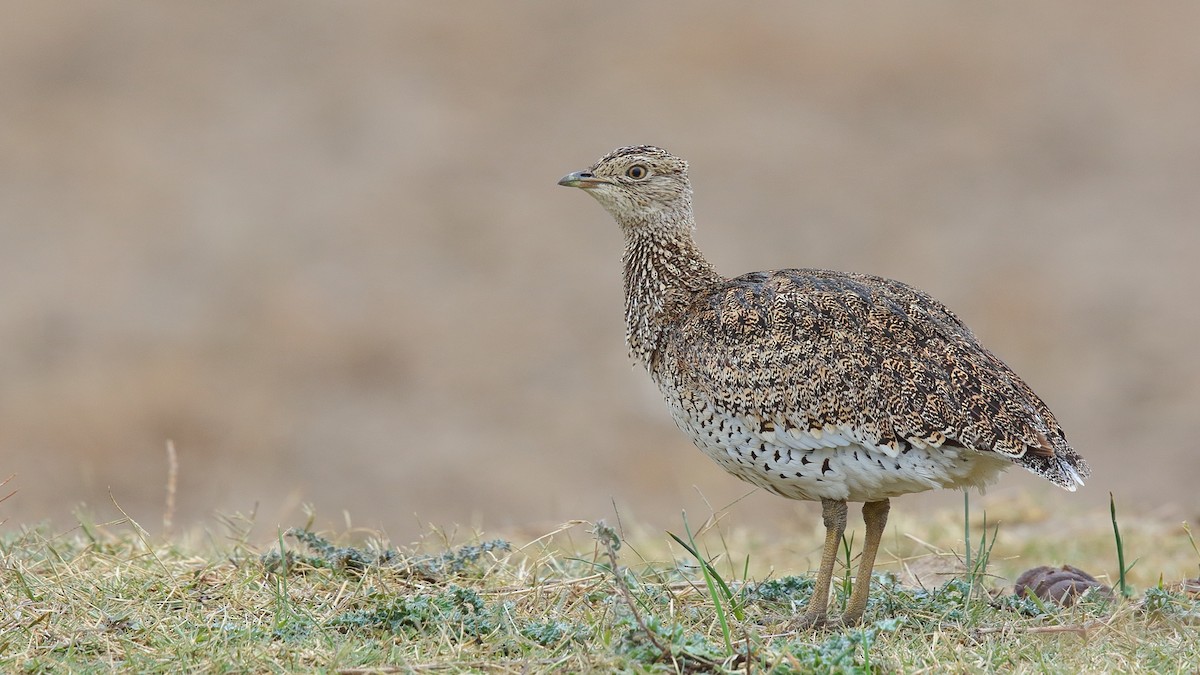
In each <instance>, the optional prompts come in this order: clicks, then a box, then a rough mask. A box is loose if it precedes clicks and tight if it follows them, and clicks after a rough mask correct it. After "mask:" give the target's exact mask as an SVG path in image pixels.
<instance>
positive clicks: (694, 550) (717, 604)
mask: <svg viewBox="0 0 1200 675" xmlns="http://www.w3.org/2000/svg"><path fill="white" fill-rule="evenodd" d="M683 531H684V532H685V533H686V534H687V537H688V540H687V541H684V540H682V539H680V538H679V537H678V536H677V535H676V534H675V533H673V532H668V533H667V534H669V535H670V536H671V538H672V539H674V540H675V542H676V543H678V544H679V545H680V546H682V547H683V548H684V550H686V551H687V552H688V553H690V554H691V555H692V557H693V558H695V559H696V562H697V563H699V565H700V573H701V574H702V575H703V576H704V585H705V587H706V588H707V589H708V594H709V597H711V598H712V601H713V607H714V608H715V609H716V612H717V622H718V623H719V624H720V625H721V635H722V636H723V637H724V638H725V647H726V648H727V649H728V650H729V652H730V653H732V652H733V635H732V633H731V631H730V630H729V621H728V619H727V618H726V616H725V608H726V607H728V608H729V611H730V612H731V613H732V614H733V615H734V617H735V618H737V620H738V621H745V620H746V614H745V610H744V609H743V607H742V603H741V602H740V600H739V599H738V597H737V596H736V595H734V593H733V590H732V589H730V587H729V584H727V583H726V582H725V580H724V579H722V578H721V575H720V574H719V573H718V572H717V570H716V569H715V568H714V567H713V566H712V564H711V563H709V562H708V560H707V559H705V557H704V556H702V555H700V550H699V547H698V546H696V538H695V536H694V535H693V534H692V528H691V525H689V524H688V519H687V511H684V512H683ZM746 564H747V565H749V560H747V563H746Z"/></svg>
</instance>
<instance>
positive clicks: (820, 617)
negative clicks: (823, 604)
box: [787, 612, 829, 633]
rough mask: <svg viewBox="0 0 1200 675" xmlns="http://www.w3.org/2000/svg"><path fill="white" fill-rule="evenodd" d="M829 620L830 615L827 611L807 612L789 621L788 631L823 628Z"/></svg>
mask: <svg viewBox="0 0 1200 675" xmlns="http://www.w3.org/2000/svg"><path fill="white" fill-rule="evenodd" d="M828 622H829V616H828V615H827V614H826V613H825V612H805V613H803V614H801V615H800V616H798V617H795V618H794V619H792V620H791V621H789V622H788V623H787V632H789V633H793V632H797V631H802V630H809V629H811V628H823V627H824V626H825V625H826V624H827V623H828Z"/></svg>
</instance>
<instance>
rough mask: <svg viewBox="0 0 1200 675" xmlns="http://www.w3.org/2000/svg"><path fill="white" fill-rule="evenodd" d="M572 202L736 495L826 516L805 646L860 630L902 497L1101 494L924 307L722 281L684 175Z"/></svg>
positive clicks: (783, 285)
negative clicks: (841, 557)
mask: <svg viewBox="0 0 1200 675" xmlns="http://www.w3.org/2000/svg"><path fill="white" fill-rule="evenodd" d="M558 184H559V185H562V186H566V187H573V188H579V189H582V190H583V191H584V192H586V193H588V194H589V195H591V196H592V197H593V198H595V199H596V201H598V202H599V203H600V205H601V206H603V207H604V209H605V210H607V211H608V213H609V214H610V215H611V216H612V217H613V219H614V220H616V223H617V225H618V226H619V228H620V230H621V232H622V234H623V235H624V240H625V248H624V254H623V256H622V264H623V280H624V298H625V340H626V344H627V346H628V349H629V353H630V355H631V357H632V359H633V360H634V361H635V362H636V363H638V364H640V365H641V366H643V367H644V368H645V369H646V371H648V373H649V375H650V377H651V378H652V380H653V381H654V383H655V384H656V385H657V387H658V389H659V391H660V392H661V393H662V395H663V397H664V399H665V400H666V404H667V407H668V408H669V410H670V413H671V417H672V418H673V419H674V422H675V424H676V425H677V426H678V427H679V429H680V430H682V431H683V433H684V434H685V435H687V436H688V437H689V438H690V439H691V440H692V442H693V443H694V444H695V445H696V446H697V447H699V449H700V450H701V451H703V452H704V454H706V455H708V457H710V458H711V459H712V460H714V461H715V462H716V463H717V464H718V465H720V466H721V468H723V469H725V470H726V471H727V472H729V473H731V474H733V475H734V476H736V477H737V478H740V479H741V480H743V481H746V482H748V483H750V484H752V485H755V486H758V487H759V488H762V489H764V490H767V491H768V492H772V493H774V494H777V495H780V496H782V497H787V498H790V499H798V500H808V501H820V503H821V515H822V522H823V524H824V526H825V540H824V546H823V548H822V553H821V563H820V569H819V570H818V573H817V578H816V583H815V586H814V591H813V595H812V597H811V599H810V600H809V602H808V605H807V606H806V608H805V610H804V612H803V613H802V614H800V615H798V616H796V617H794V618H793V620H792V623H793V624H794V626H795V627H796V628H797V629H803V628H809V627H821V626H825V627H836V626H853V625H857V624H859V623H861V621H862V619H863V614H864V612H865V610H866V607H867V599H868V595H869V593H870V583H871V573H872V570H873V567H874V564H875V558H876V554H877V553H878V550H879V542H880V539H881V537H882V535H883V532H884V528H885V527H886V525H887V518H888V512H889V510H890V504H891V502H890V500H891V499H892V498H893V497H899V496H901V495H906V494H910V493H917V492H923V491H926V490H934V489H944V488H951V489H963V490H965V489H968V488H970V487H976V488H979V489H980V490H982V489H983V488H985V487H986V486H987V485H989V484H991V483H993V482H994V481H996V480H997V479H998V478H999V475H1000V474H1001V473H1002V472H1003V471H1005V470H1006V469H1008V468H1009V467H1011V466H1013V465H1018V466H1021V467H1023V468H1025V469H1027V470H1029V471H1031V472H1032V473H1034V474H1037V475H1039V476H1042V477H1044V478H1046V479H1048V480H1050V481H1051V482H1053V483H1055V484H1057V485H1059V486H1061V487H1062V488H1065V489H1066V490H1068V491H1071V492H1074V491H1075V488H1076V486H1082V485H1083V482H1084V479H1085V478H1087V477H1088V476H1090V474H1091V469H1090V468H1089V467H1088V464H1087V462H1086V461H1084V459H1083V458H1082V457H1081V456H1080V455H1079V454H1078V453H1077V452H1076V451H1075V450H1074V449H1073V448H1072V447H1071V445H1070V444H1069V443H1068V442H1067V438H1066V435H1065V434H1064V432H1063V430H1062V428H1061V427H1060V426H1059V423H1058V420H1057V419H1056V418H1055V416H1054V414H1053V413H1052V412H1050V409H1049V408H1048V407H1047V406H1046V404H1045V403H1044V402H1043V401H1042V399H1041V398H1039V397H1038V396H1037V394H1035V393H1034V392H1033V390H1032V389H1030V387H1029V385H1027V384H1026V383H1025V381H1024V380H1022V379H1021V378H1020V377H1018V376H1017V375H1016V373H1014V372H1013V371H1012V369H1010V368H1009V367H1008V366H1007V365H1005V363H1004V362H1003V361H1001V360H1000V359H999V358H997V357H996V356H995V355H994V354H992V352H990V351H989V350H988V349H987V348H985V347H984V346H983V345H982V344H980V342H979V340H978V339H977V338H976V337H975V335H974V333H972V331H971V330H970V329H969V328H968V327H967V326H966V325H965V324H964V323H963V322H962V320H960V319H959V317H958V316H957V315H955V314H954V313H953V312H952V311H951V310H950V309H948V308H947V307H946V306H945V305H944V304H942V303H941V302H939V301H937V300H935V299H934V298H933V297H931V296H930V295H928V294H927V293H924V292H922V291H920V290H917V289H916V288H913V287H912V286H909V285H907V284H904V283H902V282H899V281H895V280H892V279H888V278H884V277H879V276H872V275H868V274H858V273H847V272H837V271H831V270H825V269H779V270H771V271H762V272H751V273H748V274H743V275H741V276H737V277H725V276H722V275H721V274H719V273H718V272H717V271H716V269H715V268H714V267H713V265H712V264H710V263H709V262H708V260H707V259H706V258H705V256H704V254H703V253H701V251H700V249H699V248H698V247H697V245H696V242H695V239H694V231H695V217H694V214H693V209H692V196H693V195H692V186H691V181H690V179H689V178H688V163H687V162H686V161H684V160H683V159H681V158H679V157H676V156H674V155H672V154H671V153H669V152H667V151H666V150H663V149H661V148H659V147H656V146H651V145H635V146H625V147H621V148H617V149H616V150H613V151H612V152H610V153H608V154H607V155H605V156H604V157H602V158H601V159H600V160H599V161H597V162H596V163H595V164H593V165H592V166H591V167H590V168H588V169H585V170H582V171H575V172H572V173H569V174H567V175H566V176H563V177H562V179H560V180H559V181H558ZM739 226H740V227H741V228H743V230H744V231H749V228H751V227H752V226H751V225H750V224H745V223H743V224H739ZM847 502H855V503H857V502H862V504H863V506H862V516H863V522H864V525H865V528H866V536H865V539H864V544H863V551H862V554H861V557H860V561H859V566H858V572H857V574H856V576H855V581H854V583H853V586H852V591H851V595H850V598H849V600H848V602H847V605H846V609H845V612H844V613H843V614H842V615H841V616H840V617H833V618H831V617H830V616H829V590H830V582H831V577H832V575H833V566H834V561H835V557H836V555H837V552H838V546H839V544H840V543H841V541H842V537H843V535H844V533H845V530H846V525H847V523H846V521H847V509H848V507H847Z"/></svg>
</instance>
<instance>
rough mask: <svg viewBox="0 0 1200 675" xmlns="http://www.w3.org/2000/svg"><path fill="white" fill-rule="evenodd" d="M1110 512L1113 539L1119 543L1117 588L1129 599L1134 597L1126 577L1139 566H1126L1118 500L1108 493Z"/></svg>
mask: <svg viewBox="0 0 1200 675" xmlns="http://www.w3.org/2000/svg"><path fill="white" fill-rule="evenodd" d="M1108 510H1109V513H1110V514H1111V515H1112V526H1113V538H1114V539H1115V540H1116V542H1117V571H1118V578H1117V588H1118V589H1119V590H1120V591H1121V597H1123V598H1129V597H1132V596H1133V589H1132V588H1130V587H1129V584H1128V583H1126V581H1125V576H1126V575H1127V574H1128V573H1129V570H1131V569H1133V566H1134V565H1136V564H1137V560H1134V561H1133V562H1131V563H1129V567H1126V566H1125V545H1124V544H1123V543H1122V542H1121V528H1120V527H1118V526H1117V500H1116V499H1115V498H1114V497H1113V493H1111V492H1110V493H1108Z"/></svg>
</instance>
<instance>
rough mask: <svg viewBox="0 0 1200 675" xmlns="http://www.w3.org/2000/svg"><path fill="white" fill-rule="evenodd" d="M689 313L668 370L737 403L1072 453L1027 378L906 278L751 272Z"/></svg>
mask: <svg viewBox="0 0 1200 675" xmlns="http://www.w3.org/2000/svg"><path fill="white" fill-rule="evenodd" d="M684 316H685V317H686V318H684V319H682V320H681V321H680V322H679V323H678V324H677V326H676V328H675V329H674V330H673V331H671V334H670V335H669V336H668V337H667V340H666V345H665V349H664V350H663V352H662V354H661V356H662V358H665V359H671V360H672V363H670V364H666V365H667V368H668V369H669V370H673V371H674V372H675V377H677V378H679V381H680V383H681V384H682V385H683V386H685V387H690V388H692V389H693V390H695V391H697V392H698V393H700V394H701V395H703V396H705V397H706V398H707V399H708V400H709V401H711V402H712V403H713V404H715V405H717V406H720V407H721V408H723V409H725V410H728V411H730V412H733V413H735V414H740V415H745V416H747V417H748V418H750V419H755V418H757V419H760V420H763V421H764V422H769V423H772V424H780V423H782V424H786V425H788V426H789V427H793V428H797V429H799V430H800V431H810V430H817V431H818V432H821V431H831V430H835V429H836V430H840V432H842V433H849V434H851V435H852V437H853V438H854V439H855V440H857V441H859V442H861V443H865V444H869V445H874V446H876V447H879V448H881V449H883V450H885V451H890V452H896V451H898V450H899V449H900V448H902V447H904V446H905V445H906V444H918V445H920V444H924V445H931V446H935V447H936V446H939V445H941V444H942V443H951V444H954V445H960V446H963V447H966V448H971V449H974V450H980V451H991V452H996V453H999V454H1002V455H1006V456H1008V457H1011V458H1013V459H1018V458H1028V460H1029V461H1038V460H1037V458H1038V457H1042V458H1045V459H1047V460H1053V458H1054V457H1055V451H1056V450H1060V449H1061V450H1063V451H1064V452H1069V453H1070V454H1071V455H1074V451H1073V450H1071V449H1070V446H1069V445H1068V444H1067V442H1066V439H1065V437H1064V436H1063V433H1062V430H1061V429H1060V428H1059V426H1058V422H1057V420H1056V419H1055V418H1054V415H1053V414H1052V413H1051V412H1050V411H1049V409H1048V408H1047V407H1046V405H1045V404H1044V403H1043V402H1042V401H1041V399H1040V398H1038V397H1037V395H1036V394H1034V393H1033V391H1032V390H1031V389H1030V388H1029V386H1028V385H1026V384H1025V382H1024V381H1022V380H1021V379H1020V378H1019V377H1017V375H1016V374H1015V373H1013V372H1012V370H1010V369H1009V368H1008V366H1006V365H1005V364H1004V363H1003V362H1002V361H1000V360H999V359H998V358H996V357H995V356H994V355H992V353H991V352H989V351H987V350H986V349H985V348H983V346H981V345H980V344H979V342H978V341H977V340H976V339H975V336H974V335H973V334H972V333H971V331H970V330H969V329H968V328H967V327H966V326H965V325H964V324H963V323H962V321H960V320H959V319H958V317H957V316H955V315H954V314H953V313H952V312H951V311H950V310H949V309H947V308H946V307H945V306H944V305H942V304H941V303H940V302H938V301H936V300H934V299H933V298H931V297H930V296H929V295H927V294H925V293H923V292H921V291H918V290H916V289H914V288H912V287H910V286H907V285H905V284H902V283H900V282H897V281H892V280H889V279H882V278H879V277H871V276H865V275H853V274H843V273H838V272H829V271H823V270H781V271H776V272H762V273H754V274H748V275H745V276H742V277H738V278H736V279H732V280H730V281H728V282H727V283H725V284H723V285H722V286H720V287H719V288H716V289H713V290H711V291H709V292H706V293H704V294H702V295H701V296H698V297H697V298H695V300H694V302H693V304H692V306H691V307H690V308H689V309H688V311H687V312H685V313H684ZM1085 466H1086V465H1085ZM1085 470H1086V469H1085Z"/></svg>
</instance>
